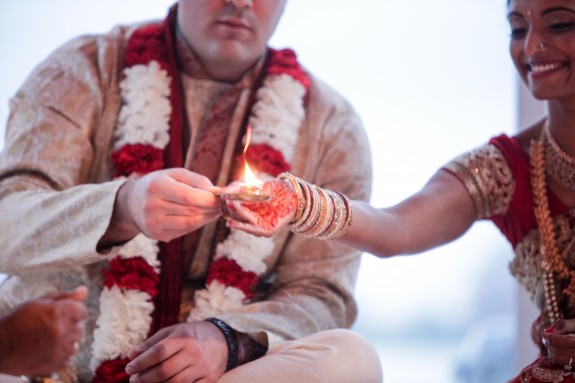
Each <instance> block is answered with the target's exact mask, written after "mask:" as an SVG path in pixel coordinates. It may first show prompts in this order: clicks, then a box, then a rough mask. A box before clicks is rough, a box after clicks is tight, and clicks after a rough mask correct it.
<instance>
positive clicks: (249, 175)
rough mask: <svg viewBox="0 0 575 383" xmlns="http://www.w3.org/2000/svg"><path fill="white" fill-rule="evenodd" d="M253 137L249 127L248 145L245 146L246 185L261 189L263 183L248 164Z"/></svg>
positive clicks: (247, 132) (247, 134) (247, 133)
mask: <svg viewBox="0 0 575 383" xmlns="http://www.w3.org/2000/svg"><path fill="white" fill-rule="evenodd" d="M251 137H252V127H251V126H250V125H248V128H247V131H246V144H245V146H244V169H245V170H244V183H246V184H247V185H249V186H256V187H259V186H261V185H263V182H262V181H261V180H260V179H259V178H258V177H256V175H255V174H254V173H253V171H252V169H251V168H250V165H249V164H248V159H247V155H246V153H247V151H248V146H250V140H251Z"/></svg>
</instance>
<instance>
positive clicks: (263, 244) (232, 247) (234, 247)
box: [214, 229, 274, 275]
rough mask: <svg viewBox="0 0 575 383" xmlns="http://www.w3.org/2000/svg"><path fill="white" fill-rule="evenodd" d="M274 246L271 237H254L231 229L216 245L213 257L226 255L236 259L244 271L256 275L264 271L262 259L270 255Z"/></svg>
mask: <svg viewBox="0 0 575 383" xmlns="http://www.w3.org/2000/svg"><path fill="white" fill-rule="evenodd" d="M273 248H274V242H273V239H271V238H266V237H255V236H253V235H251V234H248V233H246V232H243V231H240V230H235V229H231V231H230V235H229V236H228V237H227V238H226V240H225V241H223V242H222V243H220V244H218V246H217V247H216V255H215V257H214V259H219V258H222V257H227V258H230V259H233V260H234V261H236V263H237V264H238V265H240V267H241V268H242V269H243V270H245V271H252V272H254V273H256V274H257V275H260V274H263V273H264V272H265V271H266V264H265V263H264V262H263V260H264V259H265V258H266V257H267V256H269V255H270V253H271V252H272V250H273Z"/></svg>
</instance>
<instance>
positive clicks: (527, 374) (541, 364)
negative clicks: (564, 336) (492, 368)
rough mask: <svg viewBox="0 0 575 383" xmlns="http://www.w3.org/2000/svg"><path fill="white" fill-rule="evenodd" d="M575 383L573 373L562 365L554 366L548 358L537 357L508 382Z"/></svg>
mask: <svg viewBox="0 0 575 383" xmlns="http://www.w3.org/2000/svg"><path fill="white" fill-rule="evenodd" d="M525 382H529V383H549V382H554V383H558V382H563V383H575V375H574V373H573V372H568V371H565V370H564V369H563V367H562V366H555V365H553V363H551V362H550V360H549V359H548V358H545V357H541V358H537V359H536V360H535V361H534V362H533V363H531V364H530V365H529V366H527V367H525V368H524V369H523V370H522V371H521V372H520V373H519V375H517V376H516V377H515V378H513V379H511V380H510V381H509V382H508V383H525Z"/></svg>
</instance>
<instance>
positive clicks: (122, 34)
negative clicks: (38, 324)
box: [0, 27, 381, 383]
mask: <svg viewBox="0 0 575 383" xmlns="http://www.w3.org/2000/svg"><path fill="white" fill-rule="evenodd" d="M129 31H130V28H126V27H117V28H115V29H113V30H112V31H111V32H110V33H108V34H106V35H102V36H84V37H80V38H77V39H75V40H73V41H71V42H69V43H67V44H66V45H65V46H63V47H62V48H60V49H59V50H57V51H56V52H54V53H53V54H52V55H51V56H50V57H49V58H48V59H47V60H46V61H44V62H43V63H41V64H40V65H39V66H38V67H37V68H36V69H35V70H34V72H33V73H32V74H31V75H30V77H29V78H28V79H27V80H26V82H25V83H24V84H23V86H22V87H21V89H20V90H19V91H18V93H17V94H16V95H15V97H13V99H12V100H11V102H10V107H11V113H10V117H9V121H8V127H7V137H6V146H5V149H4V151H3V152H2V154H1V157H0V211H1V212H2V216H3V217H2V222H3V223H2V226H3V227H2V230H0V272H3V273H6V274H9V275H10V277H9V279H8V280H7V281H6V282H5V283H4V284H3V285H2V286H1V290H0V313H2V312H5V311H6V310H8V309H9V308H11V307H13V306H15V305H17V304H18V303H20V302H22V301H24V300H27V299H30V298H33V297H37V296H39V295H42V294H46V293H49V292H54V291H57V290H67V289H70V288H73V287H75V286H77V285H80V284H85V285H87V286H88V287H89V289H90V293H89V297H88V298H87V301H86V302H87V305H88V307H89V319H88V321H87V336H86V337H85V339H84V340H83V342H82V344H81V352H80V353H79V354H78V356H77V357H76V358H75V360H74V362H75V367H76V371H77V374H78V377H79V380H80V381H89V380H90V378H91V375H92V373H91V372H90V371H89V369H88V367H87V366H88V362H89V359H90V345H91V342H92V340H93V337H92V332H93V329H94V322H95V319H96V318H97V316H98V313H99V311H98V297H99V294H100V291H101V285H102V278H101V269H102V266H103V265H104V264H105V262H106V261H107V259H108V258H109V257H110V256H111V255H113V254H115V252H117V250H118V249H115V248H114V249H108V250H107V251H106V252H105V253H101V252H100V253H99V252H98V251H96V244H97V243H98V241H99V239H100V238H101V237H102V235H103V234H104V232H105V231H106V229H107V227H108V224H109V222H110V218H111V214H112V209H113V204H114V200H115V196H116V192H117V190H118V188H119V187H120V185H121V184H122V181H111V178H112V177H111V176H112V167H111V150H112V143H113V133H114V127H115V125H116V121H117V116H118V112H119V109H120V106H121V97H120V92H119V81H120V80H121V72H122V65H121V57H122V53H123V48H124V44H125V42H126V37H127V35H128V33H129ZM182 76H183V84H184V87H185V89H186V91H185V93H186V94H185V98H186V108H187V112H188V116H189V118H190V126H191V129H192V131H191V132H190V135H191V136H192V137H193V136H194V134H195V132H194V129H195V127H196V126H197V122H195V121H197V120H199V119H200V118H201V114H202V113H203V110H204V103H205V102H206V100H207V99H209V98H210V97H211V95H212V92H213V89H214V88H215V87H217V86H218V85H217V84H215V85H214V84H213V83H212V84H210V81H206V80H202V81H200V80H197V79H194V78H192V77H190V76H188V75H186V74H185V73H183V74H182ZM312 80H313V81H312V86H311V88H310V91H309V95H308V99H307V101H306V118H305V121H304V123H303V125H302V126H301V128H300V131H299V132H300V133H299V134H300V136H299V140H298V143H297V147H296V148H295V160H294V162H293V163H292V173H294V174H296V175H298V176H300V177H302V178H304V179H306V180H308V181H311V182H314V183H316V184H318V185H319V186H322V187H326V188H329V189H332V190H336V191H341V192H343V193H345V194H346V195H347V196H349V197H350V198H352V199H361V200H367V199H368V198H369V193H370V187H371V176H372V174H371V159H370V152H369V146H368V142H367V138H366V135H365V132H364V130H363V128H362V124H361V121H360V119H359V118H358V116H357V114H356V113H355V111H354V109H353V108H352V106H351V105H350V104H349V103H348V102H347V101H346V100H345V99H344V98H342V97H341V96H340V95H339V94H338V93H337V92H335V91H334V90H333V89H331V88H330V87H329V86H327V85H326V84H325V83H323V82H322V81H321V80H319V79H318V78H315V77H313V76H312ZM242 81H244V82H245V89H244V90H243V91H242V92H241V94H240V96H239V101H238V106H237V110H236V112H234V114H233V116H231V118H230V136H232V137H233V136H234V135H237V134H238V132H239V128H240V118H239V117H238V116H241V115H242V114H243V111H244V108H245V107H246V98H247V93H248V92H249V87H250V86H251V82H250V76H246V78H245V79H243V80H242ZM242 86H243V85H242ZM232 152H233V151H232V150H228V149H226V150H225V151H224V160H223V165H222V168H226V167H229V166H230V164H231V161H232V157H233V156H232V154H233V153H232ZM189 158H190V156H188V163H187V164H188V165H189ZM222 173H225V169H222ZM222 179H225V178H222ZM213 232H214V230H210V229H209V228H206V230H204V234H203V238H202V239H201V241H200V246H199V249H198V250H197V252H196V255H195V257H194V260H193V262H192V264H191V266H190V270H189V272H188V278H190V279H192V280H193V279H197V278H202V277H203V276H204V275H205V272H206V267H207V265H208V261H209V255H210V248H211V245H212V240H213V238H212V237H213ZM266 261H267V265H268V272H267V275H268V276H270V277H273V289H274V290H273V293H270V294H268V295H267V296H266V297H265V299H264V300H261V301H258V302H254V303H252V304H249V305H247V306H245V307H243V308H242V309H240V310H237V311H234V312H230V313H227V314H226V315H223V316H221V317H220V318H221V319H222V320H224V321H225V322H227V323H228V324H230V325H231V326H232V327H233V328H235V329H237V330H238V331H242V332H246V333H251V334H253V336H255V337H257V338H259V339H264V340H265V341H267V342H268V343H269V347H270V351H269V352H268V355H266V356H264V357H263V358H262V359H261V360H259V361H257V362H254V363H253V364H252V363H250V364H248V365H246V366H244V367H241V368H238V369H236V370H232V372H230V373H228V374H226V375H224V380H225V379H228V380H225V381H241V382H244V381H257V382H259V381H262V382H264V381H265V382H269V381H270V380H269V379H270V376H272V377H273V375H266V373H263V374H260V372H258V371H263V370H265V366H268V367H270V366H273V368H271V371H272V374H273V371H274V369H276V371H275V373H276V374H277V371H278V370H277V369H279V371H282V368H288V370H286V371H289V369H292V368H293V367H294V365H293V364H292V363H295V365H297V366H300V367H301V368H297V369H299V371H297V372H296V371H294V372H293V374H295V375H288V376H286V379H287V381H292V382H295V381H306V382H313V381H318V382H320V381H325V382H328V381H329V382H335V381H342V382H343V381H345V380H341V379H345V378H344V377H345V376H358V374H360V375H361V373H362V371H365V373H366V375H365V379H367V380H353V381H357V382H362V383H363V382H371V381H377V380H379V379H380V374H381V371H380V367H379V363H378V361H377V356H376V355H375V353H374V352H373V350H372V349H371V348H370V347H369V345H368V344H367V343H366V342H365V341H363V340H362V339H360V338H358V337H357V336H356V335H353V334H352V333H351V332H347V331H343V332H341V331H335V332H327V333H321V334H319V335H314V336H313V337H312V338H305V337H307V336H309V335H310V334H313V333H317V332H319V331H323V330H329V329H334V328H348V327H350V326H351V325H352V323H353V321H354V320H355V317H356V314H357V308H356V303H355V301H354V298H353V288H354V285H355V281H356V276H357V271H358V267H359V263H360V253H359V252H358V251H355V250H352V249H350V248H348V247H346V246H343V245H340V244H338V243H336V242H330V241H317V240H311V239H306V238H304V237H299V236H293V235H290V234H289V233H288V232H283V233H280V234H279V235H278V236H277V237H276V238H275V249H274V251H273V254H272V255H271V256H270V257H269V258H267V260H266ZM188 295H189V292H187V294H184V296H188ZM182 309H183V310H187V309H189V302H188V301H186V300H185V299H184V302H183V305H182ZM294 339H295V340H297V341H295V342H296V343H293V342H286V340H294ZM306 339H311V341H310V343H307V344H308V345H311V346H304V345H305V344H306ZM343 345H345V346H343ZM342 346H343V347H342ZM317 347H320V348H321V347H324V348H325V350H327V353H323V355H324V356H325V355H333V357H334V358H335V359H325V360H329V361H330V362H329V366H323V367H322V364H321V363H320V362H319V361H318V360H315V359H314V355H315V357H317V355H318V353H317V352H313V350H316V351H317ZM358 347H359V348H358ZM298 350H299V351H298ZM306 350H307V351H306ZM310 350H311V351H312V352H310ZM330 350H331V351H330ZM344 350H345V352H343V353H342V351H344ZM300 351H301V352H304V351H306V352H308V353H309V354H308V355H307V356H306V357H305V358H303V359H302V358H298V357H297V355H298V354H297V353H298V352H300ZM358 352H359V353H360V355H363V357H361V358H359V359H361V360H364V361H365V366H364V365H362V364H361V363H359V364H355V363H351V364H350V363H349V362H351V361H352V360H353V359H352V358H354V357H355V358H357V356H358ZM294 353H295V355H296V356H295V359H293V358H294ZM319 354H322V353H319ZM273 355H276V359H273ZM290 355H291V356H290ZM303 355H305V354H303ZM337 358H343V359H347V365H345V364H346V363H344V362H338V361H337V360H338V359H337ZM273 360H275V362H273V363H272V361H273ZM302 360H308V361H309V363H310V365H308V366H307V367H304V366H303V365H301V361H302ZM266 361H268V362H267V363H266ZM290 361H291V362H290ZM286 363H287V364H286ZM250 365H253V366H255V370H250V368H252V366H250ZM312 366H313V368H311V367H312ZM338 366H339V367H340V368H343V369H344V370H345V369H347V370H346V371H348V373H349V374H351V375H345V373H344V372H342V371H340V369H338V368H336V367H338ZM322 368H323V370H322ZM306 369H308V370H306ZM312 369H314V370H317V371H315V372H314V374H317V375H318V378H317V379H315V378H313V379H312V378H311V376H313V374H312V375H310V373H311V371H312ZM328 370H329V371H328ZM243 371H245V372H243ZM254 371H256V372H255V373H254ZM306 371H307V372H306ZM322 371H323V372H322ZM242 373H245V374H247V375H241V374H242ZM235 374H240V375H235ZM297 374H300V375H297ZM229 375H232V377H228V376H229ZM320 375H321V377H320ZM338 375H339V377H338ZM242 376H243V378H242ZM248 376H249V377H250V378H249V379H248V380H243V379H244V378H246V377H248ZM308 378H310V379H308ZM324 378H326V379H324ZM266 379H267V380H266ZM338 379H340V380H338ZM360 379H361V378H360ZM224 380H223V381H224ZM274 381H281V380H274Z"/></svg>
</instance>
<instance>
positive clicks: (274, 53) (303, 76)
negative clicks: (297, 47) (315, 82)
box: [267, 49, 311, 90]
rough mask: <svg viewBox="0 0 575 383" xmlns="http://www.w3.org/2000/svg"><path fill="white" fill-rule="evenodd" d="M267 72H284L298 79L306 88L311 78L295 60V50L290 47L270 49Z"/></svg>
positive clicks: (277, 73) (278, 73)
mask: <svg viewBox="0 0 575 383" xmlns="http://www.w3.org/2000/svg"><path fill="white" fill-rule="evenodd" d="M268 60H269V61H268V68H267V72H268V73H269V74H275V75H280V74H282V73H285V74H287V75H290V76H291V77H293V78H294V79H295V80H297V81H299V82H300V83H301V84H302V85H303V87H304V88H305V89H306V90H308V89H309V86H310V84H311V80H310V78H309V76H308V75H307V73H306V72H305V71H304V70H303V69H302V67H301V66H300V65H299V63H298V61H297V56H296V54H295V52H294V51H293V50H291V49H282V50H279V51H278V50H275V49H270V57H269V58H268Z"/></svg>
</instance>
